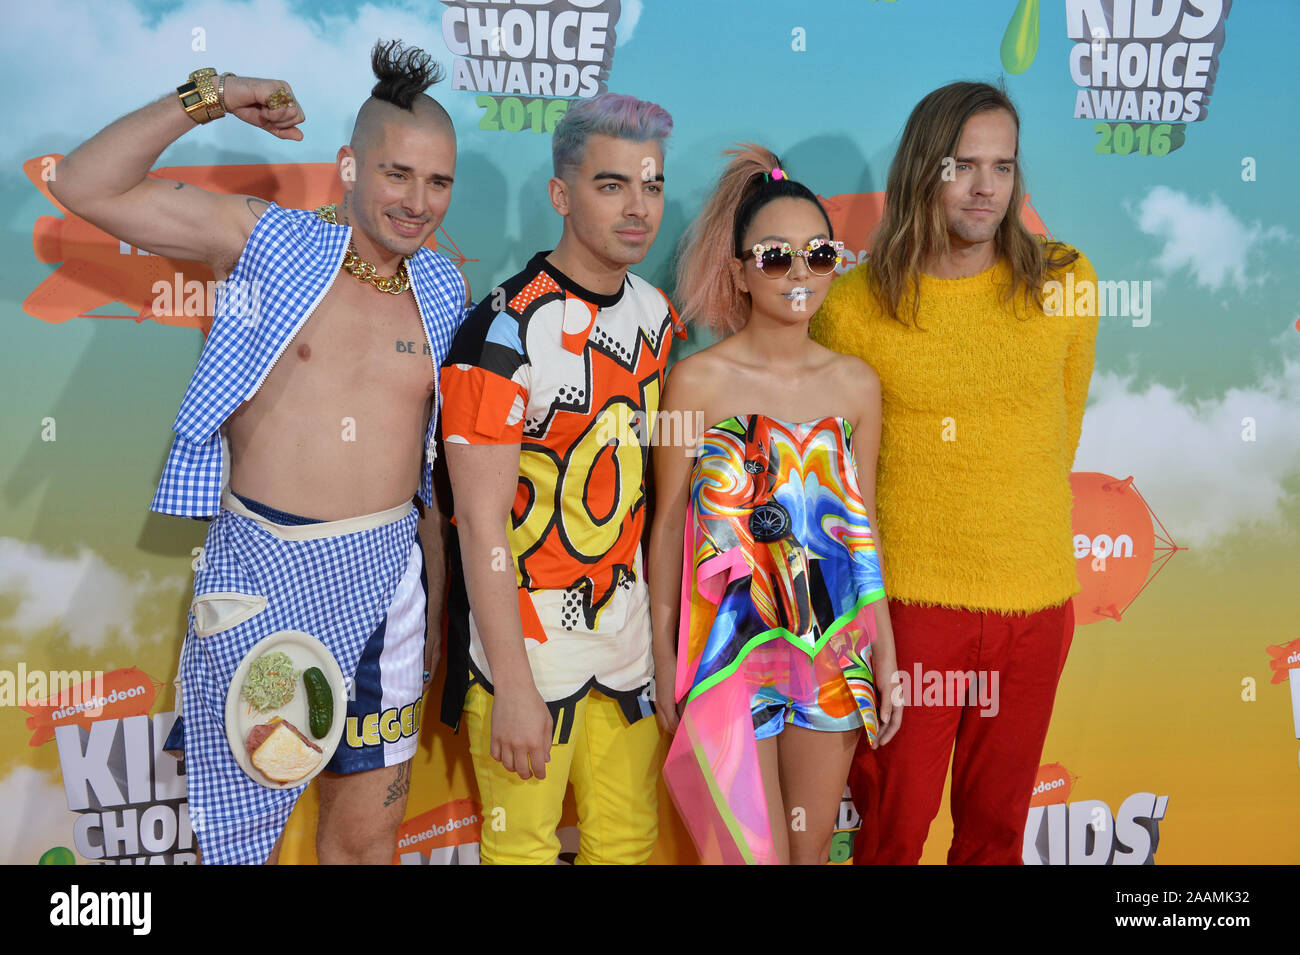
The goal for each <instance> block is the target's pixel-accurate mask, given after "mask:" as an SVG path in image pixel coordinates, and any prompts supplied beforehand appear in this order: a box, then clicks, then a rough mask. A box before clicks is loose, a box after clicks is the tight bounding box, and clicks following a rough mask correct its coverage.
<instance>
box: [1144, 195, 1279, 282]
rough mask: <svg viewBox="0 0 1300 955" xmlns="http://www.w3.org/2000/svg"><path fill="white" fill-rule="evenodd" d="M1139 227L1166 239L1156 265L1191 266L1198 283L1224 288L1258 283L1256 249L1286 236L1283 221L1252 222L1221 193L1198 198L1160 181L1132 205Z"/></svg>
mask: <svg viewBox="0 0 1300 955" xmlns="http://www.w3.org/2000/svg"><path fill="white" fill-rule="evenodd" d="M1129 213H1130V214H1131V215H1132V216H1133V217H1134V218H1135V219H1136V220H1137V226H1138V228H1139V229H1141V230H1142V231H1143V232H1145V233H1146V234H1147V235H1151V236H1155V237H1156V238H1158V239H1161V240H1162V241H1163V243H1164V245H1163V247H1162V248H1161V250H1160V254H1159V256H1157V257H1156V259H1155V265H1156V266H1157V267H1158V268H1159V269H1160V270H1161V271H1163V272H1164V273H1165V274H1166V275H1172V274H1173V273H1175V272H1179V271H1182V270H1183V269H1187V270H1188V271H1190V272H1191V273H1192V276H1193V277H1194V278H1195V280H1196V283H1197V284H1198V285H1202V286H1204V287H1205V288H1208V289H1209V290H1210V291H1212V292H1213V291H1218V290H1219V289H1220V288H1222V287H1223V286H1224V285H1227V284H1228V283H1231V284H1232V285H1234V286H1235V287H1236V288H1238V289H1245V288H1246V287H1247V286H1249V285H1251V284H1258V283H1259V282H1260V281H1262V276H1257V277H1254V278H1252V277H1251V276H1250V275H1249V274H1248V272H1249V265H1250V257H1251V253H1252V252H1253V251H1254V250H1255V249H1256V248H1257V247H1258V246H1260V245H1262V244H1264V243H1266V242H1276V241H1285V240H1288V239H1290V238H1291V234H1290V233H1289V232H1287V230H1286V229H1284V228H1282V227H1281V226H1277V225H1273V226H1268V227H1267V228H1266V227H1264V226H1263V225H1261V224H1260V223H1259V222H1255V223H1252V224H1250V225H1247V224H1246V223H1245V222H1242V221H1241V220H1240V219H1238V218H1237V217H1236V216H1234V215H1233V214H1232V211H1231V210H1230V209H1229V208H1228V207H1227V206H1226V205H1224V204H1223V202H1222V201H1221V200H1220V199H1219V197H1218V196H1211V197H1210V198H1209V199H1208V200H1207V201H1205V202H1198V201H1196V200H1195V199H1193V198H1191V197H1190V196H1188V195H1186V194H1185V193H1182V192H1178V191H1177V190H1175V189H1170V188H1169V187H1168V186H1156V187H1155V188H1153V189H1152V190H1151V191H1150V192H1149V193H1147V195H1146V197H1145V198H1144V199H1143V200H1142V201H1141V202H1139V203H1138V204H1137V208H1136V209H1133V208H1130V209H1129Z"/></svg>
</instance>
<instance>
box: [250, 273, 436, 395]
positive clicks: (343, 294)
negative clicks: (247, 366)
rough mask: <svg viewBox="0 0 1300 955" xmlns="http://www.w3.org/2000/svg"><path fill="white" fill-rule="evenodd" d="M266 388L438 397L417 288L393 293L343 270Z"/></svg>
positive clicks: (295, 392)
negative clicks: (416, 299)
mask: <svg viewBox="0 0 1300 955" xmlns="http://www.w3.org/2000/svg"><path fill="white" fill-rule="evenodd" d="M263 390H264V391H266V392H267V394H268V395H275V396H281V397H290V396H297V397H299V398H302V399H308V400H321V401H324V402H327V403H329V404H336V403H338V402H340V401H341V402H344V403H346V402H349V401H358V402H365V403H366V404H373V403H374V402H377V401H383V402H387V401H394V402H399V403H401V404H407V403H410V402H416V403H417V407H422V406H423V404H424V403H425V402H427V400H428V399H429V397H430V395H432V394H433V390H434V368H433V357H432V354H431V352H430V349H429V345H428V342H427V339H426V336H425V332H424V326H423V324H422V323H421V321H420V315H419V312H418V310H417V308H416V305H415V296H414V293H413V292H410V291H407V292H404V293H402V294H400V295H391V294H388V293H385V292H380V291H378V290H376V289H374V288H373V287H371V286H370V285H367V284H364V283H362V282H360V281H358V280H357V279H355V278H354V277H353V276H351V275H348V274H346V273H342V274H340V275H339V276H338V277H337V278H336V279H335V281H334V285H333V286H332V287H331V289H330V291H329V294H328V295H326V297H325V299H324V301H322V302H321V303H320V305H319V306H317V308H316V310H315V312H313V313H312V315H311V316H310V317H309V318H308V319H307V321H306V323H305V324H304V325H303V326H302V328H300V329H299V330H298V334H297V335H295V336H294V338H293V340H292V341H291V342H290V343H289V344H288V346H287V347H286V348H285V350H284V352H283V353H282V354H281V355H280V358H279V360H278V361H277V362H276V364H275V367H273V368H272V370H271V373H270V375H268V376H267V380H266V383H265V385H264V386H263ZM259 395H260V393H259Z"/></svg>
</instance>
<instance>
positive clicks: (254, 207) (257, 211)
mask: <svg viewBox="0 0 1300 955" xmlns="http://www.w3.org/2000/svg"><path fill="white" fill-rule="evenodd" d="M270 204H271V203H269V202H267V201H266V200H265V199H257V198H255V197H253V196H249V197H248V198H247V199H245V200H244V205H246V206H248V211H249V212H251V213H252V214H253V218H254V219H260V218H262V213H263V212H265V211H266V208H267V206H269V205H270Z"/></svg>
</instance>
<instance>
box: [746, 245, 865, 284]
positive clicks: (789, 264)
mask: <svg viewBox="0 0 1300 955" xmlns="http://www.w3.org/2000/svg"><path fill="white" fill-rule="evenodd" d="M843 251H844V243H843V242H840V241H839V240H837V239H835V240H832V239H813V240H812V241H811V242H809V243H808V248H806V249H793V248H791V247H790V243H789V242H760V243H759V244H758V245H756V246H754V247H753V248H752V249H750V250H749V253H750V255H752V256H753V257H754V264H755V265H757V266H758V270H759V271H760V272H762V273H763V274H764V275H766V276H767V277H768V278H770V279H780V278H785V276H787V275H789V274H790V269H792V268H793V267H794V260H795V258H796V257H798V258H801V259H803V260H804V264H805V265H807V266H808V271H809V272H811V273H812V274H813V275H830V274H831V273H832V272H834V271H835V266H837V265H839V264H840V263H841V262H843V261H844V256H843V255H842V254H841V253H842V252H843Z"/></svg>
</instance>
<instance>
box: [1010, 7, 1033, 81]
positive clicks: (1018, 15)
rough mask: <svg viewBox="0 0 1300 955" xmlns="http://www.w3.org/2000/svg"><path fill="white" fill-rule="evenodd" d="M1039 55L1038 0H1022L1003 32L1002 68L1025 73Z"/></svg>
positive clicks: (1011, 71) (1012, 72) (1013, 72)
mask: <svg viewBox="0 0 1300 955" xmlns="http://www.w3.org/2000/svg"><path fill="white" fill-rule="evenodd" d="M1037 55H1038V0H1020V2H1019V3H1017V4H1016V12H1015V13H1013V14H1011V22H1010V23H1008V24H1007V32H1006V33H1004V34H1002V68H1003V69H1004V70H1006V71H1007V72H1008V73H1011V74H1016V73H1023V72H1025V70H1027V69H1029V67H1030V64H1032V63H1033V62H1034V57H1035V56H1037Z"/></svg>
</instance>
